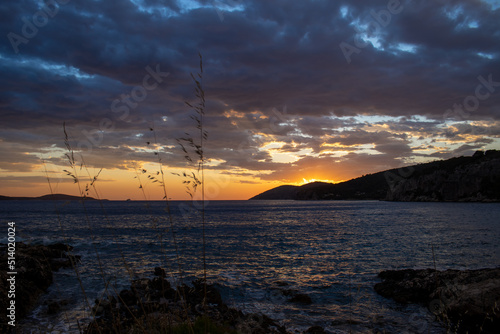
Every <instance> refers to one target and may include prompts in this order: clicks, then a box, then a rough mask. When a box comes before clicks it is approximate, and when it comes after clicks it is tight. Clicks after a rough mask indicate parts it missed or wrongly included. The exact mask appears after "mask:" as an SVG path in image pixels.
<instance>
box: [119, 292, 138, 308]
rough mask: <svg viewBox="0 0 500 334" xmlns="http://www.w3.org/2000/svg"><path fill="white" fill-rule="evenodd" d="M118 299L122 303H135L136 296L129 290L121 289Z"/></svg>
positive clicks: (128, 304)
mask: <svg viewBox="0 0 500 334" xmlns="http://www.w3.org/2000/svg"><path fill="white" fill-rule="evenodd" d="M119 296H120V297H119V300H120V302H121V303H122V304H124V305H127V306H130V305H135V304H136V303H137V296H136V294H135V293H133V292H132V291H130V290H122V291H120V295H119Z"/></svg>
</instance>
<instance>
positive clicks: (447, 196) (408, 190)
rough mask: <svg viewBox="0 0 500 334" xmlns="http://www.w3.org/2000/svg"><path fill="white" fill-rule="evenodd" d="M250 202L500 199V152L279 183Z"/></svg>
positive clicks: (493, 151) (485, 200) (472, 200)
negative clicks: (344, 177)
mask: <svg viewBox="0 0 500 334" xmlns="http://www.w3.org/2000/svg"><path fill="white" fill-rule="evenodd" d="M251 199H252V200H289V199H292V200H387V201H422V202H429V201H430V202H437V201H450V202H460V201H463V202H498V201H500V151H497V150H490V151H486V152H483V151H477V152H476V153H475V154H474V155H473V156H470V157H458V158H451V159H448V160H441V161H434V162H429V163H425V164H418V165H413V166H408V167H404V168H399V169H391V170H387V171H382V172H378V173H375V174H369V175H365V176H362V177H358V178H355V179H352V180H349V181H346V182H341V183H337V184H332V183H324V182H314V183H309V184H305V185H302V186H280V187H277V188H274V189H271V190H268V191H265V192H263V193H261V194H259V195H257V196H254V197H252V198H251Z"/></svg>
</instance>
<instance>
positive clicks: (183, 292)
mask: <svg viewBox="0 0 500 334" xmlns="http://www.w3.org/2000/svg"><path fill="white" fill-rule="evenodd" d="M155 273H161V272H160V271H158V270H156V269H155ZM118 299H119V301H120V307H117V303H116V300H115V299H114V297H112V296H110V297H108V298H107V299H103V300H96V301H95V305H94V307H93V311H94V314H95V316H96V318H95V319H94V320H93V321H92V322H91V323H90V324H89V325H88V326H87V328H86V329H85V331H84V333H86V334H91V333H117V332H120V333H125V332H134V329H135V330H136V329H137V328H138V327H141V332H147V333H149V332H161V331H165V330H166V329H168V328H172V327H175V326H176V325H181V324H186V323H188V322H189V323H191V324H193V323H195V322H196V320H197V319H198V320H199V319H200V318H201V317H208V318H209V319H210V321H211V322H213V323H215V324H217V325H219V326H223V327H224V328H229V330H228V332H231V331H236V332H238V333H255V334H287V332H286V330H285V328H284V327H281V326H279V325H278V324H276V323H275V322H274V321H273V320H272V319H270V318H269V317H267V316H265V315H262V314H257V313H255V314H243V313H242V312H241V311H239V310H236V309H234V308H230V307H228V306H227V305H226V304H224V302H223V301H222V298H221V295H220V293H219V291H218V290H217V289H216V288H215V287H214V286H213V285H211V284H205V281H204V280H202V279H199V280H196V281H194V282H192V286H188V285H185V284H183V285H180V286H178V287H177V289H176V290H175V289H173V288H172V287H171V286H170V283H169V282H168V281H167V280H165V279H164V278H162V277H161V276H160V277H159V275H156V277H154V278H153V279H151V280H150V279H140V280H134V281H133V282H132V283H131V286H130V289H125V290H122V291H121V292H120V294H119V297H118ZM113 300H114V302H113ZM228 326H229V327H228Z"/></svg>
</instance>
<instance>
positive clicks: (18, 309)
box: [0, 242, 80, 333]
mask: <svg viewBox="0 0 500 334" xmlns="http://www.w3.org/2000/svg"><path fill="white" fill-rule="evenodd" d="M15 246H16V247H15V256H14V257H15V270H9V268H8V262H7V260H8V253H7V250H8V248H7V245H0V308H1V309H2V310H6V309H7V308H8V307H9V306H10V302H11V301H14V302H15V318H14V319H13V320H15V323H18V322H19V321H20V320H21V319H22V318H23V317H25V316H26V315H27V314H28V313H29V312H30V311H31V309H32V308H33V306H34V305H35V303H36V302H37V300H38V297H40V295H42V294H43V293H44V292H45V291H46V290H47V288H48V287H49V286H50V285H51V284H52V281H53V275H52V272H53V271H57V270H59V269H60V268H69V267H72V266H73V265H74V263H76V262H77V261H79V259H80V258H79V256H74V255H71V254H70V252H71V250H72V249H73V247H71V246H68V245H65V244H61V243H58V244H53V245H48V246H44V245H27V244H24V243H22V242H16V244H15ZM8 272H16V273H17V274H15V275H9V274H8ZM12 276H14V277H15V285H11V284H10V282H9V281H7V279H8V278H10V277H12ZM14 295H15V296H14ZM8 296H12V297H13V298H10V297H8ZM11 320H12V319H9V318H5V317H3V318H2V322H1V323H0V332H2V333H8V332H9V331H11V330H12V329H13V328H15V327H13V326H11V325H9V324H7V321H11Z"/></svg>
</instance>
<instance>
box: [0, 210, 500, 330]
mask: <svg viewBox="0 0 500 334" xmlns="http://www.w3.org/2000/svg"><path fill="white" fill-rule="evenodd" d="M56 207H57V210H56ZM170 207H171V213H172V222H173V226H174V228H173V231H174V232H175V236H176V241H177V245H178V251H176V250H175V247H174V242H173V237H172V229H171V228H170V222H169V219H168V215H167V214H166V211H165V203H161V202H152V203H149V207H147V206H146V203H144V202H104V203H103V207H101V204H100V203H98V202H86V204H85V208H84V206H83V205H82V204H81V203H78V202H72V203H69V202H68V203H63V202H46V201H45V202H39V201H36V202H18V201H3V202H0V213H1V217H2V218H1V219H2V220H4V221H15V222H16V230H17V234H18V237H19V239H18V240H23V241H25V242H33V243H42V242H43V243H49V242H55V241H60V242H67V243H69V244H71V245H73V246H74V247H75V253H76V254H78V255H81V256H82V263H81V264H80V265H79V267H78V272H79V275H80V277H81V280H82V285H83V289H82V288H81V286H80V284H79V282H78V280H77V279H76V278H75V277H76V274H75V272H74V271H73V270H70V269H66V270H61V271H60V272H59V273H57V274H56V276H55V284H53V285H52V286H51V287H50V289H49V292H48V293H47V294H46V295H45V296H44V297H43V298H42V299H41V301H40V305H39V306H38V307H37V308H36V309H35V311H34V312H33V314H31V315H30V316H29V317H28V319H26V320H25V321H24V325H23V328H24V329H23V330H24V332H26V333H29V332H33V333H37V332H47V330H49V331H50V330H52V331H54V332H57V331H61V332H75V333H78V325H77V321H76V320H77V319H78V321H79V322H81V323H85V322H86V321H88V317H89V312H88V308H86V305H85V303H83V302H82V301H83V300H84V298H83V292H82V290H85V294H86V295H87V297H88V300H89V301H90V303H92V302H93V300H94V299H95V298H97V297H99V296H100V295H102V294H103V293H104V289H105V286H106V285H107V286H108V289H110V290H111V291H113V289H114V290H116V291H120V289H122V288H124V287H126V286H127V285H128V284H129V279H130V278H131V277H140V276H147V277H150V276H151V273H152V269H153V268H154V267H155V266H161V267H164V268H166V269H167V271H169V272H170V273H172V277H171V279H172V281H173V282H175V281H177V280H178V279H179V275H178V272H179V259H180V262H181V263H180V268H182V270H183V277H185V278H184V280H185V281H186V282H189V281H190V279H191V278H192V277H195V276H198V277H200V276H201V271H202V260H201V253H202V242H201V240H202V239H201V238H202V237H201V231H202V230H201V226H202V225H201V222H200V219H199V216H197V214H194V213H193V211H191V210H187V209H186V208H188V204H187V203H185V202H171V205H170ZM57 212H58V213H57ZM498 217H500V204H481V203H392V202H378V201H352V202H351V201H342V202H331V201H329V202H296V201H212V202H209V203H208V205H207V208H206V221H207V223H206V254H207V265H208V277H209V280H210V281H211V282H213V283H215V284H217V286H218V287H219V289H220V291H221V292H222V294H223V298H224V299H225V301H226V303H227V304H229V305H231V306H235V307H238V308H240V309H243V310H244V311H246V312H254V311H260V312H264V313H266V314H267V315H269V316H270V317H272V318H274V319H275V320H277V321H279V322H280V323H281V324H283V325H285V326H286V327H287V328H288V329H289V330H296V331H297V332H299V331H301V330H305V329H307V328H308V327H310V326H312V325H320V326H323V327H324V328H325V329H326V330H327V331H328V332H330V333H349V332H353V333H384V332H385V333H444V332H445V330H444V329H443V328H442V327H441V326H440V325H439V324H438V323H436V322H435V321H434V317H433V315H432V313H430V312H429V311H428V310H427V309H426V308H425V307H420V306H416V305H409V306H402V305H398V304H396V303H394V302H392V301H390V300H387V299H384V298H382V297H380V296H378V295H377V294H376V293H375V292H374V291H373V285H374V284H375V283H376V282H378V279H377V277H376V276H377V274H378V273H379V272H380V271H382V270H386V269H401V268H428V267H433V266H434V259H435V263H436V266H437V268H438V269H448V268H451V269H477V268H484V267H496V266H500V243H499V242H498V241H499V240H500V220H499V218H498ZM0 239H1V240H0V241H2V242H5V240H4V239H5V238H3V239H2V238H1V235H0ZM432 249H434V256H433V251H432ZM96 253H97V254H98V255H99V259H100V263H101V266H99V261H97V256H96ZM177 254H178V255H177ZM100 268H102V269H100ZM103 277H104V278H103ZM277 281H282V282H287V283H288V284H289V286H287V287H286V288H287V289H295V290H297V291H299V292H300V293H306V294H309V295H310V296H311V298H312V300H313V303H312V304H311V305H306V306H304V305H297V304H292V303H289V302H287V300H286V297H284V296H283V295H282V294H281V293H279V290H278V287H277V285H276V282H277ZM105 282H106V283H105ZM52 300H63V301H64V303H65V305H64V306H63V311H64V312H62V313H60V314H57V315H51V316H49V315H47V314H46V312H47V306H46V303H47V302H50V301H52Z"/></svg>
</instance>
